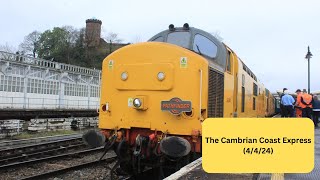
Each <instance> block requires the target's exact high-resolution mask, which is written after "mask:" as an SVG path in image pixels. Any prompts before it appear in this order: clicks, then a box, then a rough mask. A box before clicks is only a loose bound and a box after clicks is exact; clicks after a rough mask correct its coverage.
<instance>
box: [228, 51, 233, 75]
mask: <svg viewBox="0 0 320 180" xmlns="http://www.w3.org/2000/svg"><path fill="white" fill-rule="evenodd" d="M231 63H232V62H231V52H230V51H228V57H227V72H229V73H230V74H232V73H231Z"/></svg>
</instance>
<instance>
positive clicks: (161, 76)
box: [158, 72, 165, 81]
mask: <svg viewBox="0 0 320 180" xmlns="http://www.w3.org/2000/svg"><path fill="white" fill-rule="evenodd" d="M164 78H165V74H164V72H159V73H158V80H159V81H162V80H164Z"/></svg>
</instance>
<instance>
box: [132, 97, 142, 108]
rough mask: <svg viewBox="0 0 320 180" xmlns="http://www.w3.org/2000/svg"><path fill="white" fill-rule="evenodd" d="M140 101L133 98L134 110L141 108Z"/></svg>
mask: <svg viewBox="0 0 320 180" xmlns="http://www.w3.org/2000/svg"><path fill="white" fill-rule="evenodd" d="M141 104H142V103H141V100H140V99H139V98H135V99H134V100H133V106H134V107H136V108H139V107H140V106H141Z"/></svg>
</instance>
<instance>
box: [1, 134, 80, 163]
mask: <svg viewBox="0 0 320 180" xmlns="http://www.w3.org/2000/svg"><path fill="white" fill-rule="evenodd" d="M80 140H81V141H82V138H81V137H76V138H68V139H63V140H58V141H52V142H47V143H38V144H33V145H26V146H21V147H15V148H8V149H2V150H0V160H1V159H6V158H10V157H14V156H19V155H21V154H25V153H34V152H39V151H44V150H50V149H54V148H57V147H58V146H61V145H68V144H70V143H72V142H74V141H75V142H78V141H80Z"/></svg>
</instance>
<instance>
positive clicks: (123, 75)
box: [121, 72, 128, 81]
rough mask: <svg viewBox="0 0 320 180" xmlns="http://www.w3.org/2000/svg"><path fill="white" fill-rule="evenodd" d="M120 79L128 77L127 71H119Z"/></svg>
mask: <svg viewBox="0 0 320 180" xmlns="http://www.w3.org/2000/svg"><path fill="white" fill-rule="evenodd" d="M121 79H122V81H125V80H127V79H128V73H127V72H123V73H121Z"/></svg>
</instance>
